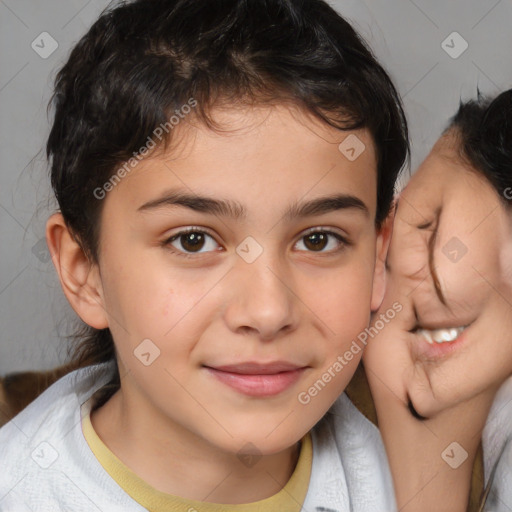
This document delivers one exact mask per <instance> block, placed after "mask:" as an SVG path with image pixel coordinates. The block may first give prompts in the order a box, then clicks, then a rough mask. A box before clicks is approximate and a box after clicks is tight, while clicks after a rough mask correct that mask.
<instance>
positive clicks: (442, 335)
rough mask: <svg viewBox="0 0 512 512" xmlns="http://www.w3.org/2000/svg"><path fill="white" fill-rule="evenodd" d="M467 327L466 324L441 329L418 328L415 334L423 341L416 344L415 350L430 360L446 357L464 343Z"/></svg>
mask: <svg viewBox="0 0 512 512" xmlns="http://www.w3.org/2000/svg"><path fill="white" fill-rule="evenodd" d="M467 327H468V325H464V326H460V327H449V328H442V329H440V328H438V329H425V328H419V329H417V330H416V331H415V334H416V336H418V338H419V339H420V340H422V341H423V342H424V343H421V344H419V345H416V348H415V351H416V353H417V354H418V355H419V356H420V357H426V358H428V359H432V360H433V359H440V358H443V357H446V356H448V355H449V354H451V353H453V352H454V351H456V350H457V349H458V347H459V346H461V345H462V344H463V343H464V341H465V339H466V329H467Z"/></svg>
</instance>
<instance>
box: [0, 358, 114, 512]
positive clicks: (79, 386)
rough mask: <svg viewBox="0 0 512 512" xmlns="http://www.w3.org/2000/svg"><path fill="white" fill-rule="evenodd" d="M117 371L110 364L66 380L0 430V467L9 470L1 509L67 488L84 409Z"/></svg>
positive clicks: (0, 489)
mask: <svg viewBox="0 0 512 512" xmlns="http://www.w3.org/2000/svg"><path fill="white" fill-rule="evenodd" d="M113 371H114V366H113V365H112V364H102V365H95V366H90V367H87V368H82V369H79V370H76V371H73V372H71V373H69V374H67V375H65V376H64V377H62V378H61V379H59V380H58V381H57V382H55V383H54V384H53V385H52V386H50V387H49V388H48V389H47V390H46V391H45V392H44V393H42V394H41V395H40V396H39V397H38V398H37V399H36V400H34V402H32V403H31V404H30V405H29V406H28V407H26V408H25V409H24V410H23V411H22V412H21V413H20V414H18V415H17V416H15V417H14V418H13V419H12V420H11V421H9V422H8V423H7V424H6V425H4V426H3V427H2V428H1V429H0V467H2V468H7V469H8V470H7V471H6V473H5V475H2V478H1V479H0V500H2V501H1V502H0V505H1V506H0V509H2V510H9V509H5V508H4V507H5V503H4V500H7V499H9V496H7V494H10V495H11V497H10V498H11V499H12V496H14V494H15V493H16V492H22V491H23V494H25V495H26V494H27V493H29V494H30V493H33V494H34V495H35V494H37V493H38V492H39V493H40V492H41V488H44V487H43V486H46V485H48V486H49V487H50V486H51V484H52V483H53V482H57V481H60V482H61V484H62V483H63V482H64V480H63V476H64V474H65V471H66V468H67V467H68V466H69V465H70V460H71V457H72V455H71V454H70V453H69V452H70V451H72V450H73V449H74V446H75V444H76V443H75V442H74V440H75V438H74V434H75V432H74V431H76V427H77V425H78V426H80V419H81V416H80V406H81V404H82V403H84V402H85V401H87V400H88V398H90V396H91V395H92V394H93V393H94V392H95V391H96V390H97V389H99V388H100V387H101V386H103V385H104V384H106V383H107V382H108V381H109V380H110V378H111V376H112V373H113ZM77 450H78V451H79V450H80V448H77ZM57 474H59V475H60V474H62V475H61V476H59V477H57V476H56V475H57ZM46 490H47V489H46ZM48 494H49V493H48ZM55 510H59V509H58V508H55Z"/></svg>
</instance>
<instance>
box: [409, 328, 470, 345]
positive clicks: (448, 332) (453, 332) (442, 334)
mask: <svg viewBox="0 0 512 512" xmlns="http://www.w3.org/2000/svg"><path fill="white" fill-rule="evenodd" d="M464 329H465V327H452V328H451V329H436V330H434V331H429V330H427V329H420V330H419V331H418V334H421V335H422V336H423V337H424V338H425V339H426V340H427V342H428V343H430V344H431V345H432V344H433V343H434V341H435V342H436V343H450V342H451V341H454V340H456V339H457V338H458V337H459V336H460V334H461V333H462V331H463V330H464Z"/></svg>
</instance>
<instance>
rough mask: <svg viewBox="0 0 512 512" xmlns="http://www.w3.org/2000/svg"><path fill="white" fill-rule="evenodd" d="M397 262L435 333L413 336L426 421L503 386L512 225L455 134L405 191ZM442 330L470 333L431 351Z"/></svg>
mask: <svg viewBox="0 0 512 512" xmlns="http://www.w3.org/2000/svg"><path fill="white" fill-rule="evenodd" d="M429 222H431V225H430V226H427V224H428V223H429ZM420 225H423V226H424V227H423V228H421V229H418V227H419V226H420ZM436 225H437V229H436ZM432 236H434V239H433V240H434V241H433V243H431V244H430V242H429V241H430V239H431V237H432ZM429 247H430V249H429ZM429 253H430V255H429ZM389 257H390V265H391V267H392V270H393V271H394V274H393V272H392V275H393V276H394V277H392V278H393V279H398V280H399V281H397V282H400V283H402V284H401V285H400V286H402V287H401V288H400V290H401V292H402V294H403V295H404V296H405V295H407V297H408V298H409V300H411V301H412V303H413V304H414V310H415V313H416V315H417V318H416V320H417V323H418V324H419V325H420V326H421V327H424V328H426V329H428V332H421V331H419V332H416V333H407V339H408V344H409V347H410V350H411V354H412V357H413V360H414V363H415V364H414V371H412V372H411V375H410V377H409V379H408V380H409V381H408V382H407V387H408V389H409V395H410V396H411V398H412V399H413V402H414V405H415V406H417V407H418V408H419V410H420V411H421V413H422V414H425V415H431V414H433V413H434V412H436V411H437V410H439V409H442V408H444V407H446V406H450V405H453V404H455V403H457V402H460V401H462V400H467V399H469V398H472V397H474V396H476V395H478V394H480V393H482V392H483V391H486V390H492V389H495V388H496V386H498V385H499V384H501V383H502V382H503V380H504V379H505V378H506V377H508V376H509V375H510V373H511V372H512V337H511V334H510V333H511V332H512V310H511V307H512V306H511V305H512V263H511V262H512V218H511V216H510V212H509V211H507V209H506V208H505V207H504V206H503V204H502V203H501V201H500V199H499V197H498V195H497V194H496V192H495V190H494V188H493V187H492V186H491V185H490V184H489V182H488V181H487V180H486V179H485V178H484V177H482V176H481V175H480V174H478V173H476V172H474V171H471V170H469V169H468V167H467V164H465V163H463V162H461V160H460V158H459V157H458V151H457V146H456V141H455V139H453V136H452V135H449V136H445V137H443V138H442V139H441V140H440V141H439V142H438V143H437V144H436V146H435V147H434V149H433V150H432V152H431V154H430V155H429V156H428V158H427V159H426V160H425V162H424V163H423V164H422V165H421V166H420V168H419V169H418V171H417V172H416V173H415V174H414V176H413V177H412V179H411V182H410V183H409V185H408V186H407V187H406V189H405V190H404V192H403V193H402V196H401V198H400V203H399V207H398V212H397V215H396V220H395V228H394V234H393V242H392V244H391V248H390V254H389ZM429 258H430V259H431V262H430V264H429ZM432 269H434V271H435V273H436V275H437V277H438V279H439V285H440V294H442V296H443V297H444V299H445V304H443V303H442V302H441V300H440V294H439V293H436V291H435V288H434V285H433V280H432V278H431V277H430V274H431V271H432ZM414 323H416V322H414ZM466 326H467V327H466ZM409 327H410V328H412V325H410V326H409ZM436 327H444V328H446V329H449V328H463V327H466V329H465V330H464V331H463V333H462V334H461V335H459V337H458V338H457V339H455V341H453V342H446V343H440V344H438V343H435V341H434V343H432V344H431V343H429V342H428V341H427V339H428V338H429V336H434V335H435V334H434V333H433V332H432V331H433V330H434V329H435V328H436ZM429 333H430V334H429ZM437 336H440V334H439V333H438V334H437Z"/></svg>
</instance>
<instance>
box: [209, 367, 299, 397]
mask: <svg viewBox="0 0 512 512" xmlns="http://www.w3.org/2000/svg"><path fill="white" fill-rule="evenodd" d="M204 368H205V369H206V370H208V372H209V373H210V374H211V375H212V376H214V377H215V378H216V379H217V380H218V381H220V382H221V383H223V384H225V385H227V386H228V387H230V388H232V389H234V390H235V391H237V392H239V393H242V394H244V395H248V396H254V397H266V396H272V395H278V394H280V393H282V392H283V391H286V390H287V389H288V388H290V387H292V386H293V385H294V384H295V383H296V382H297V381H298V380H299V379H300V378H301V376H302V375H303V373H304V371H305V370H306V368H307V367H305V366H302V367H301V366H297V365H293V364H290V363H282V362H277V363H269V364H259V363H241V364H235V365H224V366H216V367H211V366H204Z"/></svg>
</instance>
